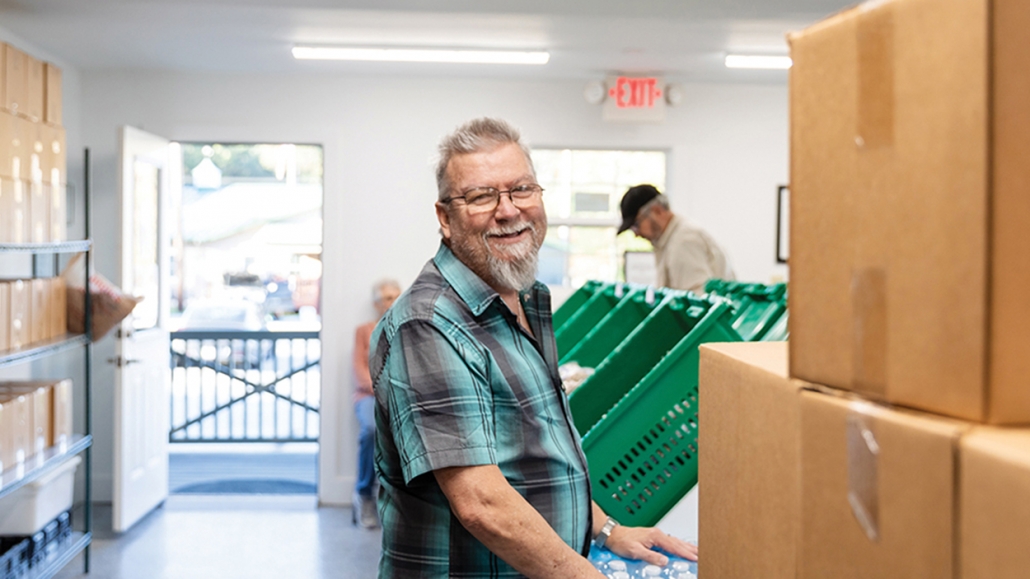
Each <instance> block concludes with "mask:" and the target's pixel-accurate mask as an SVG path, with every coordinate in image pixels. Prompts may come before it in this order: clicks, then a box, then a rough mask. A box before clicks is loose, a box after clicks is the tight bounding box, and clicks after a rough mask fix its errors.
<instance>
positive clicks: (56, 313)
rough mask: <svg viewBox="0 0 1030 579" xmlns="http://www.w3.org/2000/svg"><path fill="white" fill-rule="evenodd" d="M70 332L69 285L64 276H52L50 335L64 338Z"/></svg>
mask: <svg viewBox="0 0 1030 579" xmlns="http://www.w3.org/2000/svg"><path fill="white" fill-rule="evenodd" d="M67 332H68V287H67V284H66V283H65V281H64V278H63V277H54V278H50V336H51V337H52V338H62V337H64V335H65V334H66V333H67Z"/></svg>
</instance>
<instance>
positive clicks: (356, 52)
mask: <svg viewBox="0 0 1030 579" xmlns="http://www.w3.org/2000/svg"><path fill="white" fill-rule="evenodd" d="M293 57H294V58H296V59H298V60H365V61H376V62H450V63H454V62H456V63H467V64H547V61H548V60H550V58H551V55H550V54H548V53H547V52H544V51H517V50H441V49H431V48H348V47H339V46H336V47H333V46H295V47H293Z"/></svg>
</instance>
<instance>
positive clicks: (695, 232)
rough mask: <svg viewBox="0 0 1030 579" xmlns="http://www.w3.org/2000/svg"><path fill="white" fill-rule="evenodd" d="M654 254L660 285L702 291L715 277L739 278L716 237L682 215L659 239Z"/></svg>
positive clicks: (674, 220)
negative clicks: (690, 222)
mask: <svg viewBox="0 0 1030 579" xmlns="http://www.w3.org/2000/svg"><path fill="white" fill-rule="evenodd" d="M654 257H655V262H656V267H657V270H658V272H657V273H658V280H657V283H658V286H659V287H668V288H673V289H684V290H690V291H692V292H695V293H702V292H704V290H705V282H706V281H708V280H710V279H712V278H718V279H728V280H732V279H736V276H735V275H734V274H733V270H732V269H731V268H730V265H729V262H728V261H727V260H726V254H725V253H723V251H722V248H720V247H719V245H718V244H717V243H716V242H715V239H713V238H712V236H711V235H709V234H708V233H707V232H705V231H704V230H702V229H700V228H697V227H694V226H692V225H690V224H689V223H687V222H686V220H684V219H680V218H679V216H678V215H674V216H673V217H672V221H670V222H669V225H668V226H666V228H665V231H664V232H662V235H661V237H659V238H658V241H657V242H655V244H654Z"/></svg>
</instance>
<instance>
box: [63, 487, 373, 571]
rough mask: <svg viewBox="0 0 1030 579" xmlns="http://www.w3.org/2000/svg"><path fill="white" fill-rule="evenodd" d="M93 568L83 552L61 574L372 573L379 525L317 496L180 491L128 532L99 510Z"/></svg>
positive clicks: (103, 509) (107, 510)
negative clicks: (86, 566)
mask: <svg viewBox="0 0 1030 579" xmlns="http://www.w3.org/2000/svg"><path fill="white" fill-rule="evenodd" d="M95 517H96V519H95V525H94V528H95V529H96V533H95V535H94V542H93V552H92V559H91V565H92V568H91V572H90V573H89V574H88V575H85V574H83V573H82V555H79V556H78V557H76V558H75V559H74V560H73V561H72V562H71V563H70V564H69V565H68V566H67V567H65V568H64V569H63V570H62V571H61V572H60V573H58V574H57V576H56V577H57V579H72V578H93V579H266V578H267V579H273V578H274V579H279V578H291V579H292V578H298V579H329V578H334V579H336V578H339V579H351V578H353V579H372V578H374V577H375V576H376V570H377V565H378V561H379V552H380V533H379V531H367V530H363V529H360V528H357V527H354V526H353V525H352V524H351V510H350V508H337V507H323V508H318V507H317V506H316V503H315V498H314V497H313V496H237V495H219V496H213V495H203V496H201V495H173V496H172V497H170V498H169V499H168V501H167V502H166V503H165V504H164V506H163V507H161V508H159V509H157V510H155V511H154V512H153V513H151V514H150V515H148V516H147V517H146V518H145V519H144V520H142V521H141V522H140V523H138V524H137V525H136V526H135V527H133V528H132V529H131V530H129V531H128V532H127V533H124V534H122V535H121V536H116V535H114V534H113V533H111V531H110V530H109V529H110V528H111V510H110V506H105V505H99V506H98V507H97V509H96V511H95Z"/></svg>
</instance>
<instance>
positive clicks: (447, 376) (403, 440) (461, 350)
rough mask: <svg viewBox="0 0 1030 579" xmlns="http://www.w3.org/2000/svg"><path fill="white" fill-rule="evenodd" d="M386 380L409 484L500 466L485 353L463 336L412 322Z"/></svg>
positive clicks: (403, 329)
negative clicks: (461, 469)
mask: <svg viewBox="0 0 1030 579" xmlns="http://www.w3.org/2000/svg"><path fill="white" fill-rule="evenodd" d="M392 341H393V342H394V343H393V344H391V347H390V352H391V353H390V357H389V359H388V360H387V361H386V368H385V374H386V375H385V376H384V377H383V378H385V379H381V380H380V381H379V385H378V386H377V388H385V389H386V391H385V394H386V401H387V404H388V405H389V412H390V422H389V424H390V430H391V434H392V436H393V439H394V442H395V445H396V447H397V450H398V452H399V453H400V459H401V469H402V471H403V474H404V482H405V484H408V483H410V482H411V481H412V480H414V479H415V478H416V477H418V476H420V475H422V474H425V473H428V472H431V471H434V470H437V469H440V468H446V467H453V466H478V465H485V464H497V458H496V452H495V450H494V449H495V445H494V435H493V433H494V428H493V414H492V412H491V406H492V401H491V399H492V396H491V393H490V386H489V380H488V375H487V370H486V367H487V364H486V358H485V354H484V353H483V352H481V351H479V350H478V349H477V348H475V347H474V346H473V345H472V344H471V343H470V342H469V341H467V340H464V339H462V336H461V335H460V333H459V332H458V331H457V330H454V329H450V330H445V329H441V328H439V327H437V326H436V325H435V324H433V323H431V322H428V321H424V320H413V321H408V322H406V323H404V324H403V325H401V326H400V327H399V328H398V329H397V332H396V334H395V335H394V336H393V340H392Z"/></svg>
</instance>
